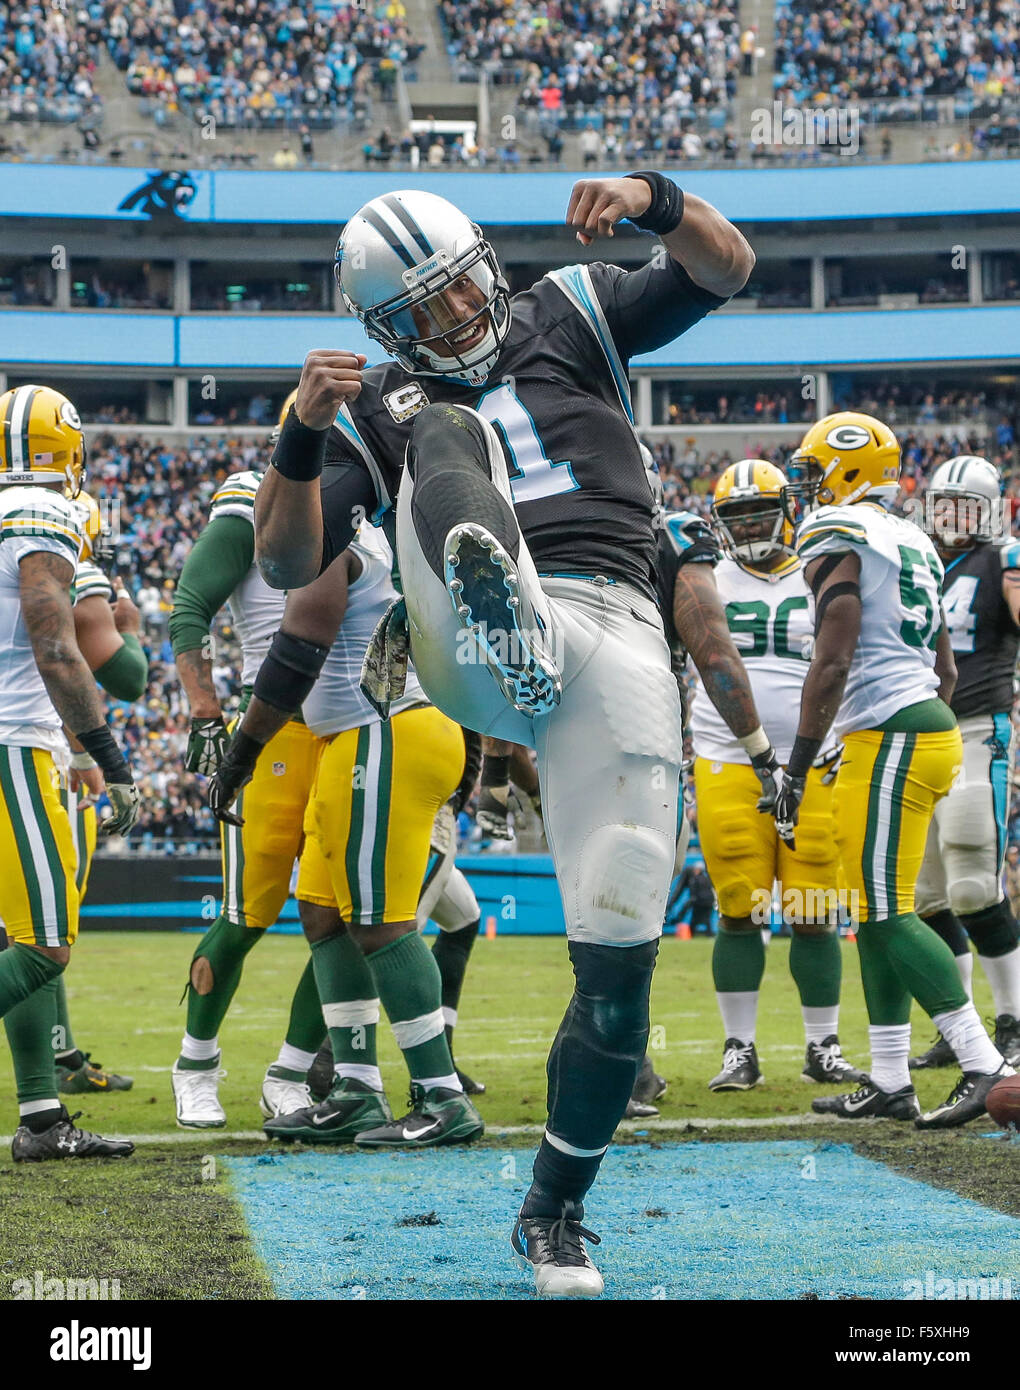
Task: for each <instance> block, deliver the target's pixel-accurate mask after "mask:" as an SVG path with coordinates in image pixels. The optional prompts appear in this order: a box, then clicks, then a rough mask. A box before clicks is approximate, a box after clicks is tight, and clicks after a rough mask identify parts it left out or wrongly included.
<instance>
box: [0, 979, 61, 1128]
mask: <svg viewBox="0 0 1020 1390" xmlns="http://www.w3.org/2000/svg"><path fill="white" fill-rule="evenodd" d="M4 954H5V955H9V954H10V952H5V953H4ZM60 983H61V981H60V979H59V977H58V978H57V979H55V980H48V981H47V982H46V984H44V985H40V987H39V988H38V989H37V990H34V991H33V992H32V993H31V994H30V995H29V996H28V998H27V999H23V1000H22V1001H21V1003H20V1004H15V1005H14V1007H13V1008H11V1009H8V1011H7V1013H6V1014H4V1028H5V1029H6V1032H7V1041H8V1042H9V1043H10V1047H11V1057H12V1058H13V1059H14V1076H15V1080H16V1081H17V1084H18V1100H19V1101H23V1102H24V1101H32V1100H35V1101H38V1100H52V1101H53V1104H54V1106H58V1105H59V1104H60V1101H59V1100H58V1099H57V1098H56V1097H57V1071H56V1067H55V1065H54V1053H53V1039H54V1036H55V1034H54V1031H53V1030H54V1028H55V1027H56V1026H57V986H58V985H59V984H60Z"/></svg>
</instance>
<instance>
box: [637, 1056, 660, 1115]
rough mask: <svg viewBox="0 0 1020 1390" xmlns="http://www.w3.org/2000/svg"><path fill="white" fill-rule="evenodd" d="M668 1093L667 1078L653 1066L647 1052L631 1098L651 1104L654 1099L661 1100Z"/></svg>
mask: <svg viewBox="0 0 1020 1390" xmlns="http://www.w3.org/2000/svg"><path fill="white" fill-rule="evenodd" d="M665 1094H666V1078H665V1077H664V1076H660V1075H659V1073H658V1072H657V1071H655V1070H654V1068H653V1067H652V1061H651V1058H650V1057H649V1056H648V1054H647V1052H646V1053H645V1059H644V1061H643V1062H642V1063H641V1067H640V1069H639V1071H638V1074H637V1080H636V1081H635V1082H634V1089H633V1091H631V1093H630V1098H631V1100H636V1101H639V1102H641V1104H643V1105H651V1104H652V1103H653V1102H654V1101H657V1100H661V1099H662V1097H663V1096H664V1095H665Z"/></svg>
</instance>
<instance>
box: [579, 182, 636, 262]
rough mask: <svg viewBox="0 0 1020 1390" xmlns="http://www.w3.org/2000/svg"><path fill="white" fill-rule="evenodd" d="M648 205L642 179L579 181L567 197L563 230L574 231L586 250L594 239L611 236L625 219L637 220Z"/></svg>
mask: <svg viewBox="0 0 1020 1390" xmlns="http://www.w3.org/2000/svg"><path fill="white" fill-rule="evenodd" d="M651 202H652V190H651V188H650V187H649V185H648V184H647V183H646V182H645V180H644V179H579V180H578V181H577V183H575V184H574V187H573V189H572V191H571V194H570V203H569V204H568V206H567V219H566V220H567V226H568V227H576V228H577V229H578V232H577V239H578V241H579V242H580V243H581V245H582V246H590V245H591V244H592V242H593V241H594V240H595V238H596V237H597V236H612V235H613V228H614V227H615V226H616V224H617V222H622V221H623V219H624V218H625V217H641V216H642V215H643V214H644V213H646V212H647V211H648V209H649V207H650V206H651Z"/></svg>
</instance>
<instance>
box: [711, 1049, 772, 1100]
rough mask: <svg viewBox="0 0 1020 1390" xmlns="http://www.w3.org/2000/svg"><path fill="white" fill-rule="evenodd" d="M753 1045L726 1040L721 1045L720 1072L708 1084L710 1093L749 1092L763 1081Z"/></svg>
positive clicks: (756, 1052)
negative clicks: (721, 1060)
mask: <svg viewBox="0 0 1020 1390" xmlns="http://www.w3.org/2000/svg"><path fill="white" fill-rule="evenodd" d="M764 1080H765V1078H764V1076H763V1075H762V1071H761V1067H759V1065H758V1051H757V1049H756V1048H755V1045H754V1043H742V1042H741V1041H740V1039H739V1038H727V1039H726V1042H725V1043H724V1044H723V1063H722V1071H721V1072H720V1073H719V1075H718V1076H713V1077H712V1080H711V1081H710V1082H709V1083H708V1089H709V1090H710V1091H750V1090H751V1088H752V1087H754V1086H757V1085H758V1083H759V1082H760V1081H764Z"/></svg>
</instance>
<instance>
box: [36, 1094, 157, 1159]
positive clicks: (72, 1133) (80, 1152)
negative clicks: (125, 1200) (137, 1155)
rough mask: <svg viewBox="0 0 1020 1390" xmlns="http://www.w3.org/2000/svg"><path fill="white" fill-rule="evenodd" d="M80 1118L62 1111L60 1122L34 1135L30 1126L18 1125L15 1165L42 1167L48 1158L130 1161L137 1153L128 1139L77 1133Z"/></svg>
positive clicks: (79, 1131) (63, 1109) (81, 1131)
mask: <svg viewBox="0 0 1020 1390" xmlns="http://www.w3.org/2000/svg"><path fill="white" fill-rule="evenodd" d="M80 1114H81V1111H80V1110H79V1111H78V1112H77V1113H76V1114H74V1115H69V1114H68V1113H67V1107H66V1106H64V1105H62V1106H61V1107H60V1119H59V1120H57V1121H56V1122H55V1123H54V1124H52V1125H50V1127H49V1129H44V1130H43V1131H42V1133H41V1134H35V1133H33V1131H32V1130H30V1129H29V1128H28V1126H27V1125H19V1126H18V1129H17V1132H16V1133H15V1135H14V1142H13V1143H12V1144H11V1157H12V1158H13V1159H14V1162H15V1163H42V1162H43V1161H44V1160H45V1159H48V1158H127V1156H128V1154H132V1153H134V1151H135V1146H134V1144H132V1143H131V1141H130V1140H129V1139H104V1138H103V1137H102V1136H101V1135H99V1134H90V1133H89V1131H88V1130H87V1129H76V1128H75V1126H74V1121H75V1120H76V1119H77V1118H78V1116H79V1115H80Z"/></svg>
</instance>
